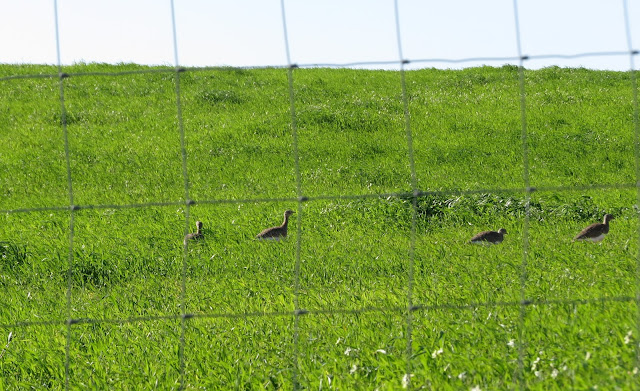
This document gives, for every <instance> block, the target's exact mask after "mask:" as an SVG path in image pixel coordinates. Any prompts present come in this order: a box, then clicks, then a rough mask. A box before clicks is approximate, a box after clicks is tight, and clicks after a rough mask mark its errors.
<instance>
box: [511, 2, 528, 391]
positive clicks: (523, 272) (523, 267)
mask: <svg viewBox="0 0 640 391" xmlns="http://www.w3.org/2000/svg"><path fill="white" fill-rule="evenodd" d="M513 19H514V24H515V35H516V46H517V50H518V57H519V62H518V89H519V95H520V126H521V142H522V167H523V168H522V181H523V183H524V188H525V215H524V221H523V227H522V262H521V263H520V316H519V318H518V319H519V327H518V368H517V375H516V376H515V378H516V379H515V380H516V381H517V382H518V385H519V387H520V388H521V389H525V379H524V359H525V354H526V347H527V343H526V341H525V338H526V336H525V332H524V328H525V323H526V322H525V318H526V315H527V304H526V303H527V300H526V294H527V292H526V288H527V262H528V255H529V220H530V216H531V191H532V189H531V186H530V185H531V184H530V180H529V145H528V141H527V113H526V107H527V102H526V90H525V74H524V61H525V60H526V59H527V58H526V56H524V55H523V53H522V39H521V36H520V32H521V30H520V16H519V14H518V0H513Z"/></svg>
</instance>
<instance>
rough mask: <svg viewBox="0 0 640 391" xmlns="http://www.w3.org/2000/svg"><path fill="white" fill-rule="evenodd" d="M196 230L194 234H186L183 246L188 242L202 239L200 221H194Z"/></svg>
mask: <svg viewBox="0 0 640 391" xmlns="http://www.w3.org/2000/svg"><path fill="white" fill-rule="evenodd" d="M196 228H197V229H198V230H197V231H196V232H194V233H191V234H187V235H186V236H185V237H184V244H187V242H188V241H189V240H198V239H202V238H203V237H204V234H203V233H202V221H196Z"/></svg>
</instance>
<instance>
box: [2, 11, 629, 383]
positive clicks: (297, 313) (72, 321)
mask: <svg viewBox="0 0 640 391" xmlns="http://www.w3.org/2000/svg"><path fill="white" fill-rule="evenodd" d="M621 1H622V4H623V8H624V26H625V31H626V39H627V47H628V50H627V51H609V52H590V53H578V54H543V55H537V56H528V55H526V54H525V53H523V52H522V48H521V38H520V24H519V14H518V0H513V10H514V21H515V36H516V43H517V51H518V56H517V57H473V58H460V59H450V58H427V59H406V58H405V57H404V55H403V51H402V39H401V34H400V32H401V22H400V16H399V5H398V0H394V1H393V4H394V12H395V14H394V17H395V27H396V38H397V48H398V58H397V59H396V60H392V61H378V62H352V63H342V64H336V63H317V64H295V63H293V62H292V61H291V55H290V46H289V33H288V30H287V14H286V7H285V1H284V0H281V2H280V7H281V12H282V28H283V36H284V44H285V50H286V59H287V64H274V65H272V66H264V67H262V66H260V67H246V68H250V69H257V68H280V69H286V70H287V82H288V93H289V104H290V125H291V130H292V137H293V151H292V152H293V155H294V164H295V176H296V178H295V183H296V197H290V198H286V197H285V198H246V199H203V200H193V199H191V198H190V191H189V190H190V188H189V183H190V182H189V173H188V168H187V150H186V148H185V129H184V121H183V112H182V103H181V86H180V74H181V73H183V72H199V71H206V70H216V69H220V67H183V66H180V61H179V58H178V47H179V44H178V34H177V33H176V22H175V11H174V2H173V0H172V1H171V18H172V35H173V49H174V61H175V66H174V67H165V68H154V69H144V70H135V71H123V72H79V73H65V72H64V71H63V66H62V63H61V60H60V58H61V57H60V39H59V25H58V14H57V10H58V6H57V1H56V0H54V13H55V29H56V53H57V68H58V73H57V74H49V75H42V74H33V75H11V76H5V77H0V81H8V80H15V79H40V78H52V79H53V78H57V79H58V80H59V83H58V85H59V102H60V113H61V116H62V117H61V118H62V121H61V126H62V133H63V139H64V155H65V163H66V181H67V189H68V201H69V203H68V205H51V206H46V207H37V208H16V209H9V210H0V213H2V214H20V213H34V212H41V211H65V210H66V211H69V218H70V224H69V243H68V275H67V279H68V286H67V292H66V313H67V319H63V320H46V321H38V320H25V321H21V322H17V323H12V324H0V328H3V329H15V328H22V327H30V326H56V325H66V329H67V334H66V345H65V387H66V389H69V378H70V346H71V345H72V343H73V340H72V332H71V330H72V327H74V325H80V324H97V323H110V324H123V323H135V322H151V321H157V320H179V321H180V325H181V334H180V339H179V342H178V343H179V351H178V357H179V368H180V387H181V388H184V386H185V358H184V357H185V354H184V349H185V330H186V328H187V323H188V322H189V320H191V319H197V318H209V319H215V318H219V319H222V318H226V319H247V318H252V317H267V318H269V317H271V318H274V317H293V318H294V326H293V327H294V329H293V331H294V335H293V350H294V351H293V360H294V363H293V365H292V368H293V375H292V376H293V377H292V379H291V380H292V383H293V387H294V389H298V388H300V382H299V377H300V374H299V373H298V368H299V365H298V361H299V356H300V354H299V346H298V344H299V338H300V337H299V334H300V329H299V327H300V326H299V321H300V318H301V317H303V316H313V315H320V314H345V315H355V314H360V313H379V312H386V313H389V312H395V313H399V314H403V315H404V316H405V322H406V325H405V327H406V340H407V341H406V342H407V344H406V354H405V359H406V369H405V370H406V374H411V373H412V355H413V352H412V339H413V336H412V326H413V313H414V312H416V311H430V310H438V309H447V310H452V311H466V310H473V309H475V308H478V307H488V308H491V307H518V308H519V340H518V341H517V345H518V373H517V374H516V376H515V381H516V382H517V385H518V386H520V387H524V377H523V371H524V357H525V351H524V347H525V342H526V341H525V336H524V335H523V329H524V322H525V315H526V311H527V307H529V306H532V305H553V304H563V305H594V304H604V303H614V302H627V303H632V302H635V303H636V305H637V308H638V310H637V316H636V319H637V322H636V329H637V330H636V331H637V332H638V334H639V335H640V253H638V254H637V255H636V261H637V265H636V276H635V277H636V293H635V295H634V296H612V297H593V298H588V299H567V300H561V299H559V300H532V299H528V298H527V296H526V290H525V286H526V281H527V269H528V255H529V250H530V246H529V237H530V234H529V220H530V200H531V194H532V193H533V192H536V191H585V190H605V189H634V188H635V189H636V197H637V204H638V205H640V141H639V140H640V121H639V103H638V86H637V76H636V70H635V56H637V55H638V53H639V51H638V50H636V49H634V48H633V43H632V40H631V26H630V21H629V9H628V8H629V7H628V3H627V0H621ZM599 56H628V58H629V75H630V84H631V86H632V91H633V97H632V99H633V110H634V111H633V126H634V129H633V131H634V137H635V178H636V183H614V184H593V185H580V186H547V187H537V188H535V187H532V186H531V184H530V175H529V168H530V163H529V150H528V144H529V143H528V140H527V137H528V132H527V112H526V109H527V94H526V81H525V74H524V72H525V64H526V62H527V61H529V60H535V59H574V58H583V57H599ZM495 61H502V62H517V63H518V79H519V83H518V88H519V97H520V98H519V99H520V126H521V142H522V159H523V167H524V170H523V173H522V184H523V185H522V187H517V188H493V189H492V188H486V189H477V190H444V191H422V190H420V189H419V188H418V184H417V175H416V169H415V161H414V149H413V134H412V128H411V116H410V111H409V100H408V93H407V86H406V79H405V72H406V70H405V68H406V66H407V65H408V64H431V63H449V64H461V63H462V64H464V63H473V62H495ZM386 65H399V73H400V76H401V77H400V80H401V82H400V83H401V84H400V85H399V88H400V89H401V91H402V108H403V116H404V127H405V131H406V142H407V148H408V149H407V150H408V156H407V159H408V162H409V167H410V173H411V192H397V193H379V194H339V195H322V194H319V195H318V194H314V195H312V194H305V193H304V191H303V187H302V179H301V169H300V157H299V150H298V146H299V140H298V126H297V114H296V107H297V106H296V105H297V101H296V95H295V89H294V86H295V81H296V79H295V69H297V68H315V67H329V68H345V67H358V66H386ZM150 73H171V74H175V98H176V109H177V119H178V121H177V122H178V132H179V135H180V152H181V164H182V177H183V185H184V199H185V200H186V201H185V202H147V203H139V204H89V205H77V204H75V202H74V191H73V183H74V182H73V172H72V168H71V158H70V146H69V138H68V131H67V110H66V104H65V83H64V80H65V79H67V78H81V77H86V76H107V77H119V76H125V75H131V74H150ZM481 193H524V194H526V199H525V200H526V204H525V205H526V206H525V217H524V225H523V246H522V259H521V263H520V267H519V274H520V295H519V296H520V299H519V300H517V301H505V302H500V301H496V302H469V303H464V304H457V303H445V304H429V303H416V302H414V297H413V284H414V258H415V246H416V222H417V218H418V210H417V202H418V199H419V198H420V197H424V196H429V195H451V194H455V195H468V194H481ZM389 197H401V198H405V199H408V198H410V199H411V200H412V223H411V234H410V248H409V256H408V260H407V262H408V286H407V297H406V305H405V306H397V307H384V308H381V307H365V308H360V309H343V308H332V309H306V308H301V306H300V303H299V295H300V262H301V261H300V259H301V257H300V252H301V251H300V249H301V243H302V241H303V240H304V238H303V236H302V231H301V226H302V219H303V217H302V216H303V213H302V211H303V209H304V206H305V203H308V202H314V201H319V200H341V199H363V198H389ZM266 202H296V203H297V211H298V213H297V225H296V227H297V235H296V246H295V268H294V308H295V309H294V310H293V311H285V312H271V313H264V312H255V313H206V314H192V313H187V312H186V311H185V309H186V306H185V300H186V299H185V297H186V289H187V280H186V275H187V262H188V258H189V253H188V244H187V243H185V245H184V247H183V253H182V254H183V255H182V276H181V278H182V279H181V297H180V303H181V313H180V314H179V315H166V316H141V317H130V318H123V319H108V318H105V319H92V318H73V317H72V313H73V312H72V271H73V268H74V248H75V246H74V237H75V228H74V219H75V216H76V213H77V212H78V211H80V210H87V209H130V208H149V207H155V206H179V207H184V210H185V221H184V233H185V234H187V233H188V232H189V227H190V226H191V223H190V219H191V217H190V208H191V207H192V206H194V205H205V204H236V203H237V204H240V203H266ZM637 241H638V244H639V248H640V231H639V232H638V237H637ZM639 251H640V250H639ZM3 353H4V350H3ZM636 366H640V351H639V349H638V348H637V347H636ZM406 379H407V381H408V382H409V384H408V387H409V388H410V387H411V385H410V381H411V377H410V376H408V377H407V378H406Z"/></svg>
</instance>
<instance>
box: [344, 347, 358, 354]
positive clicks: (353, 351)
mask: <svg viewBox="0 0 640 391" xmlns="http://www.w3.org/2000/svg"><path fill="white" fill-rule="evenodd" d="M357 351H358V349H351V348H349V347H347V348H346V349H345V350H344V355H345V356H351V353H355V352H357Z"/></svg>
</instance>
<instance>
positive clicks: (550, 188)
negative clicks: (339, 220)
mask: <svg viewBox="0 0 640 391" xmlns="http://www.w3.org/2000/svg"><path fill="white" fill-rule="evenodd" d="M638 186H639V185H638V184H635V183H619V184H615V183H614V184H593V185H576V186H540V187H529V188H525V187H512V188H490V187H487V188H481V189H470V190H458V189H450V190H446V189H445V190H433V191H422V190H418V191H416V192H390V193H364V194H336V195H330V194H327V195H317V196H314V195H312V196H301V197H279V198H267V197H258V198H237V199H234V198H219V199H204V200H188V201H187V202H184V201H175V202H145V203H139V204H88V205H71V206H63V205H60V206H41V207H35V208H18V209H4V210H2V209H0V214H19V213H34V212H49V211H51V212H55V211H67V210H70V209H72V210H76V211H77V210H83V209H136V208H149V207H169V206H187V205H213V204H259V203H281V202H312V201H338V200H355V199H372V198H384V199H388V198H405V199H406V198H412V197H417V198H421V197H428V196H464V195H478V194H512V193H513V194H522V193H534V192H572V191H592V190H624V189H635V188H638Z"/></svg>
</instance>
